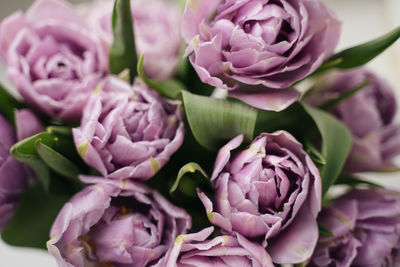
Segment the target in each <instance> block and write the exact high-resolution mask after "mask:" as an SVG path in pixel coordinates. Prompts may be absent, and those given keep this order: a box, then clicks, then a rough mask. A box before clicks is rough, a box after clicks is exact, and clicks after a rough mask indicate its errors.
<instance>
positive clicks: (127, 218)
mask: <svg viewBox="0 0 400 267" xmlns="http://www.w3.org/2000/svg"><path fill="white" fill-rule="evenodd" d="M82 179H83V180H84V181H85V182H99V183H95V184H93V185H90V186H88V187H86V188H85V189H84V190H83V191H81V192H79V193H78V194H76V195H75V196H74V197H73V198H72V199H71V200H70V201H69V202H68V203H66V204H65V205H64V207H63V208H62V210H61V211H60V213H59V215H58V216H57V218H56V220H55V222H54V224H53V227H52V229H51V239H50V240H49V241H48V242H47V247H48V250H49V252H50V253H51V254H52V255H53V256H54V257H55V258H56V260H57V262H58V264H59V266H76V267H82V266H87V265H88V264H89V265H90V264H92V265H96V264H97V265H98V264H100V265H101V264H112V265H113V266H127V265H128V266H132V265H133V264H134V265H135V266H143V267H145V266H155V265H156V264H157V263H158V262H160V261H161V260H163V258H164V256H165V253H166V252H167V250H168V249H169V248H170V247H171V246H172V244H173V242H174V240H175V238H176V237H177V236H178V235H180V234H185V233H186V231H187V230H188V229H189V228H190V227H191V219H190V216H189V215H188V214H187V213H186V212H185V211H184V210H183V209H180V208H178V207H175V206H174V205H172V204H171V203H169V202H168V201H167V200H166V199H165V198H164V197H163V196H162V195H161V194H159V193H158V192H156V191H152V190H150V189H148V188H147V187H145V186H144V185H141V184H139V183H134V182H131V181H106V182H101V181H103V180H102V179H101V178H99V177H82Z"/></svg>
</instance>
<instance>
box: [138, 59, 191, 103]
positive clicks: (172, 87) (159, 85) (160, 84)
mask: <svg viewBox="0 0 400 267" xmlns="http://www.w3.org/2000/svg"><path fill="white" fill-rule="evenodd" d="M143 61H144V54H142V55H141V56H140V58H139V61H138V65H137V73H138V75H139V77H140V78H141V79H142V80H143V82H144V83H146V84H147V86H148V87H150V88H152V89H155V90H156V91H157V92H159V93H160V94H161V95H163V96H165V97H168V98H172V99H178V97H179V96H180V93H181V91H182V90H185V86H184V85H183V84H182V83H181V82H179V81H178V80H167V81H153V80H150V79H149V78H147V76H146V74H145V73H144V70H143Z"/></svg>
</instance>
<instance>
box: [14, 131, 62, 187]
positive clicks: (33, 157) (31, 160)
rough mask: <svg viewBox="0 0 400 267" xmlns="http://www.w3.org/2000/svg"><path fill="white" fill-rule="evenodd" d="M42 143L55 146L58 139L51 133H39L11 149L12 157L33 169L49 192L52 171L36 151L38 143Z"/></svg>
mask: <svg viewBox="0 0 400 267" xmlns="http://www.w3.org/2000/svg"><path fill="white" fill-rule="evenodd" d="M38 141H41V142H43V143H46V144H47V145H50V146H51V145H54V143H55V142H56V137H55V136H54V135H52V134H50V133H39V134H36V135H34V136H32V137H30V138H27V139H24V140H22V141H20V142H18V143H16V144H15V145H14V146H12V147H11V155H12V156H13V157H14V158H15V159H16V160H18V161H20V162H22V163H26V164H28V165H29V166H31V167H32V169H33V170H34V171H35V173H36V176H37V177H38V179H39V180H40V181H41V182H42V184H43V186H44V188H45V189H46V190H49V186H50V170H49V168H48V166H47V165H46V164H45V163H44V162H43V160H42V159H41V158H40V157H39V155H38V153H37V151H36V142H38Z"/></svg>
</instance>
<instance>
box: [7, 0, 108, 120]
mask: <svg viewBox="0 0 400 267" xmlns="http://www.w3.org/2000/svg"><path fill="white" fill-rule="evenodd" d="M0 55H1V56H2V58H3V59H4V61H5V63H6V66H7V73H8V76H9V78H10V80H11V82H12V83H13V84H14V85H15V86H16V88H17V89H18V91H19V93H20V94H21V95H22V97H23V98H24V100H25V102H26V103H28V104H29V105H30V106H31V107H33V108H35V109H37V110H38V111H41V112H42V113H44V114H46V115H48V116H50V117H52V118H56V119H61V120H79V119H80V116H81V112H82V108H83V106H84V104H85V102H86V99H87V97H88V95H90V93H91V92H92V91H93V90H94V88H95V87H96V86H97V84H98V82H99V80H100V78H102V77H103V76H104V75H105V73H106V72H107V69H108V67H107V65H108V59H107V53H106V50H105V47H104V46H103V45H102V42H101V41H100V39H99V38H98V37H97V36H96V35H95V34H94V32H93V31H92V30H91V29H90V28H89V26H88V25H86V23H85V21H84V19H83V18H82V17H80V16H79V14H78V13H77V12H76V11H75V10H74V9H73V8H72V7H71V6H70V5H69V4H68V3H67V2H64V1H62V0H37V1H36V2H35V3H34V4H33V5H32V6H31V7H30V8H29V10H28V11H27V12H26V14H25V15H24V14H23V13H22V12H16V13H14V14H12V15H10V16H8V17H7V18H5V19H4V20H3V21H2V22H1V24H0Z"/></svg>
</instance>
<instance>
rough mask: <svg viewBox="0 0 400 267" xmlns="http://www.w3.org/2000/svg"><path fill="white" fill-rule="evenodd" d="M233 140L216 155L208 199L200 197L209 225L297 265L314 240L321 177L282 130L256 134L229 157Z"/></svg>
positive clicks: (279, 260) (236, 142) (277, 259)
mask: <svg viewBox="0 0 400 267" xmlns="http://www.w3.org/2000/svg"><path fill="white" fill-rule="evenodd" d="M242 140H243V136H237V137H236V138H234V139H232V140H231V141H230V142H229V143H227V144H226V145H225V146H224V147H222V148H221V150H220V151H219V153H218V156H217V159H216V162H215V166H214V172H213V174H212V177H211V180H212V183H213V185H214V187H215V191H216V192H215V194H214V196H213V197H212V198H211V199H209V198H208V197H207V196H206V195H205V194H204V193H201V192H200V193H199V197H200V199H201V200H202V202H203V204H204V206H205V208H206V211H207V215H208V217H209V219H210V221H211V223H213V224H215V225H218V226H219V227H221V228H222V229H223V230H225V231H228V232H231V231H234V232H238V233H239V234H241V235H243V236H245V237H248V238H258V239H259V240H260V242H261V243H262V244H263V245H264V246H265V247H266V249H267V251H268V252H269V254H270V255H271V257H272V259H273V261H274V262H275V263H299V262H303V261H304V260H306V259H307V258H309V257H310V256H311V253H312V251H313V249H314V247H315V244H316V242H317V239H318V226H317V222H316V217H317V214H318V212H319V211H320V208H321V180H320V175H319V172H318V170H317V168H316V167H315V165H314V163H313V162H312V160H311V159H310V157H309V156H308V155H307V154H306V153H305V152H304V151H303V149H302V146H301V144H300V143H299V142H297V141H296V139H295V138H294V137H293V136H292V135H290V134H289V133H287V132H285V131H278V132H275V133H272V134H268V133H263V134H261V135H259V136H258V137H257V138H256V139H255V140H254V141H253V142H252V143H251V144H250V146H249V147H248V148H247V149H246V150H243V151H239V152H237V153H236V154H235V156H234V157H232V158H231V153H232V151H233V150H234V149H236V148H237V147H238V146H239V145H240V144H241V142H242Z"/></svg>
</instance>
